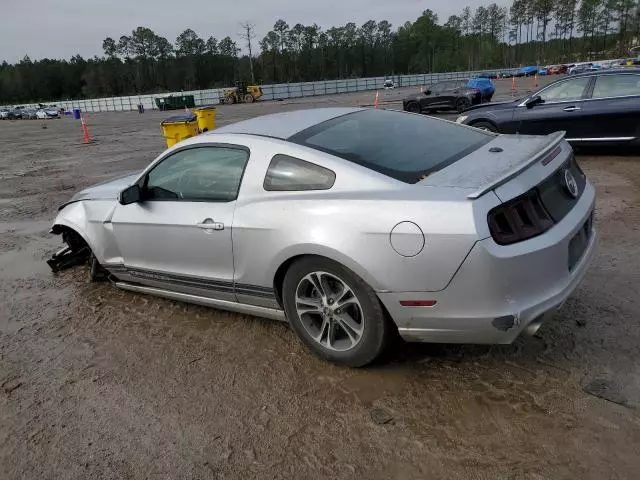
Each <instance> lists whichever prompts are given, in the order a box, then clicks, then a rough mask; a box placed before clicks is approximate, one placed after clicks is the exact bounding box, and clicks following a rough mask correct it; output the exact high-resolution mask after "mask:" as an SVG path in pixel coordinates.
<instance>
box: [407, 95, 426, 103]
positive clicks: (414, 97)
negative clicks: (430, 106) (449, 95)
mask: <svg viewBox="0 0 640 480" xmlns="http://www.w3.org/2000/svg"><path fill="white" fill-rule="evenodd" d="M425 97H426V95H425V94H424V93H418V94H412V95H407V96H406V97H404V101H405V102H413V101H420V99H421V98H425Z"/></svg>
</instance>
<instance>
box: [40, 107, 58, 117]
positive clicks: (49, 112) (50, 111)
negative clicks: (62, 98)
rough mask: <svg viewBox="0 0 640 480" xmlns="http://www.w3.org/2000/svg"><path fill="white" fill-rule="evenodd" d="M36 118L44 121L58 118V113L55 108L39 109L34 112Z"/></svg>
mask: <svg viewBox="0 0 640 480" xmlns="http://www.w3.org/2000/svg"><path fill="white" fill-rule="evenodd" d="M36 116H37V117H38V118H39V119H40V120H44V119H47V118H60V112H59V111H58V109H57V108H50V107H47V108H41V109H39V110H38V111H37V112H36Z"/></svg>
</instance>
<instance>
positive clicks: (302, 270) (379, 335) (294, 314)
mask: <svg viewBox="0 0 640 480" xmlns="http://www.w3.org/2000/svg"><path fill="white" fill-rule="evenodd" d="M314 272H325V273H326V274H328V275H329V276H333V277H335V278H337V279H339V280H340V281H342V282H343V283H344V284H346V285H347V286H348V287H349V289H350V290H351V291H352V292H353V295H354V296H355V298H356V300H357V302H358V303H359V306H360V307H361V312H362V320H361V325H362V330H361V331H362V333H361V336H360V338H359V341H358V342H357V343H356V344H355V345H354V346H352V347H350V348H349V349H346V350H341V351H339V350H332V349H330V348H327V347H325V346H324V345H321V343H320V342H319V341H317V340H316V339H314V337H313V336H312V335H311V333H309V331H308V330H307V328H308V327H305V324H303V321H302V320H301V318H300V315H299V314H298V310H297V308H296V292H297V291H298V289H299V288H300V289H302V288H303V285H304V281H305V280H304V279H305V277H307V275H309V274H312V273H314ZM282 298H283V303H284V310H285V312H286V314H287V318H288V320H289V323H290V324H291V326H292V328H293V329H294V330H295V332H296V333H297V335H298V337H299V338H300V340H302V342H303V343H304V344H305V345H306V346H307V347H308V348H309V349H310V350H311V351H312V352H313V353H314V354H315V355H316V356H318V357H320V358H321V359H323V360H326V361H329V362H332V363H336V364H339V365H347V366H350V367H363V366H365V365H367V364H369V363H371V362H373V361H374V360H375V359H376V358H377V357H378V356H379V355H380V354H381V353H382V352H383V351H384V349H385V347H386V345H387V343H388V341H389V340H390V338H392V332H393V330H392V328H393V327H392V325H391V323H390V320H389V319H388V318H387V316H386V313H385V310H384V309H383V307H382V305H381V303H380V300H379V299H378V297H377V296H376V294H375V292H374V291H373V290H372V289H371V287H369V285H367V284H366V283H365V282H364V281H363V280H362V279H361V278H360V277H358V276H357V275H356V274H355V273H353V272H352V271H351V270H349V269H348V268H346V267H344V266H342V265H340V264H338V263H336V262H333V261H331V260H328V259H326V258H323V257H305V258H302V259H300V260H298V261H297V262H295V263H294V264H293V265H291V267H290V268H289V270H288V271H287V274H286V275H285V278H284V284H283V288H282ZM317 300H318V301H320V300H321V299H320V297H317ZM325 310H326V308H325ZM337 312H338V313H339V312H340V310H337ZM342 313H344V312H342ZM309 318H311V319H313V318H314V316H309V317H307V318H306V320H305V321H306V322H307V323H309V321H310V320H309ZM352 318H353V317H352ZM321 322H322V316H321V314H318V317H317V323H321ZM333 328H334V330H333V331H334V332H340V331H341V330H340V329H341V327H339V326H338V327H333ZM336 328H338V330H335V329H336ZM323 331H324V330H323ZM330 331H331V329H330V328H329V327H328V329H327V340H328V336H329V332H330ZM342 332H343V333H345V330H344V329H342ZM319 337H320V338H324V336H323V334H322V332H321V333H320V335H319ZM343 337H344V335H343ZM334 339H335V336H334ZM334 342H335V340H334ZM327 343H328V342H327ZM350 343H352V342H350Z"/></svg>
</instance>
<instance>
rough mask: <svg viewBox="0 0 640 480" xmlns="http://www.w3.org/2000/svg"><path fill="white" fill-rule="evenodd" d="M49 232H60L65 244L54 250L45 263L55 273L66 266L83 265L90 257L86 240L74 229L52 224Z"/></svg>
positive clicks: (56, 233) (58, 233) (57, 233)
mask: <svg viewBox="0 0 640 480" xmlns="http://www.w3.org/2000/svg"><path fill="white" fill-rule="evenodd" d="M50 233H53V234H54V235H60V234H62V241H63V242H64V243H65V244H66V246H65V247H64V248H62V249H60V250H58V251H57V252H55V253H54V254H53V255H52V256H51V258H50V259H49V260H47V265H49V267H50V268H51V270H52V271H53V272H54V273H56V272H59V271H61V270H66V269H67V268H71V267H75V266H78V265H83V264H85V263H87V262H88V261H89V259H90V258H91V249H90V248H89V245H87V242H85V241H84V239H83V238H82V237H81V236H80V235H79V234H78V233H77V232H75V231H73V230H71V229H70V228H65V227H62V226H60V225H54V227H53V228H52V229H51V231H50Z"/></svg>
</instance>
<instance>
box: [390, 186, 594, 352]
mask: <svg viewBox="0 0 640 480" xmlns="http://www.w3.org/2000/svg"><path fill="white" fill-rule="evenodd" d="M594 205H595V192H594V189H593V186H591V185H590V184H587V187H586V189H585V192H584V193H583V195H582V198H581V199H580V201H579V202H578V204H577V205H576V206H575V208H574V209H573V210H572V211H571V212H570V213H569V214H568V215H567V216H566V217H565V218H564V219H563V220H562V221H561V222H560V223H559V224H557V225H556V226H554V227H553V228H552V229H551V230H549V231H548V232H547V233H545V234H543V235H540V236H538V237H535V238H532V239H530V240H527V241H524V242H520V243H518V244H514V245H508V246H500V245H498V244H496V243H495V242H494V241H493V239H491V238H489V239H485V240H482V241H479V242H477V243H476V244H475V246H474V247H473V249H472V250H471V252H470V253H469V255H468V256H467V258H466V259H465V261H464V262H463V264H462V265H461V267H460V269H459V270H458V272H457V273H456V275H455V276H454V277H453V279H452V281H451V283H450V284H449V285H448V286H447V288H445V289H444V290H442V291H439V292H393V293H379V294H378V295H379V297H380V299H381V301H382V302H383V303H384V305H385V307H386V308H387V310H388V311H389V314H390V315H391V317H392V318H393V319H394V321H395V322H396V325H397V326H398V331H399V333H400V335H401V336H402V337H403V338H404V339H405V340H407V341H417V342H435V343H485V344H487V343H488V344H504V343H511V342H512V341H513V340H515V338H516V337H518V335H520V333H521V332H522V331H524V330H526V329H527V327H529V326H531V325H532V324H534V322H535V324H537V322H539V321H540V320H541V319H543V318H544V317H545V315H546V314H547V313H549V312H552V311H553V310H555V309H557V308H558V307H560V306H561V305H562V304H563V303H564V301H565V300H566V299H567V297H569V296H570V295H571V293H572V292H573V291H574V290H575V289H576V288H577V287H578V285H579V284H580V282H581V281H582V279H583V278H584V276H585V274H586V272H587V270H588V267H589V264H590V263H591V260H592V258H593V255H594V253H595V246H596V231H595V230H594V229H593V225H592V224H593V222H592V221H591V220H590V218H591V216H592V213H593V209H594ZM585 224H587V225H589V226H590V231H589V237H588V242H587V243H586V246H585V248H584V251H583V253H582V256H581V257H580V259H579V261H578V262H577V263H576V264H575V265H574V266H573V268H572V269H571V270H569V266H568V265H569V244H570V242H571V240H572V239H573V238H574V236H575V235H577V234H578V233H579V232H580V230H581V229H582V228H585ZM401 300H435V301H436V302H437V303H436V304H435V305H434V306H433V307H403V306H401V305H400V301H401Z"/></svg>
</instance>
